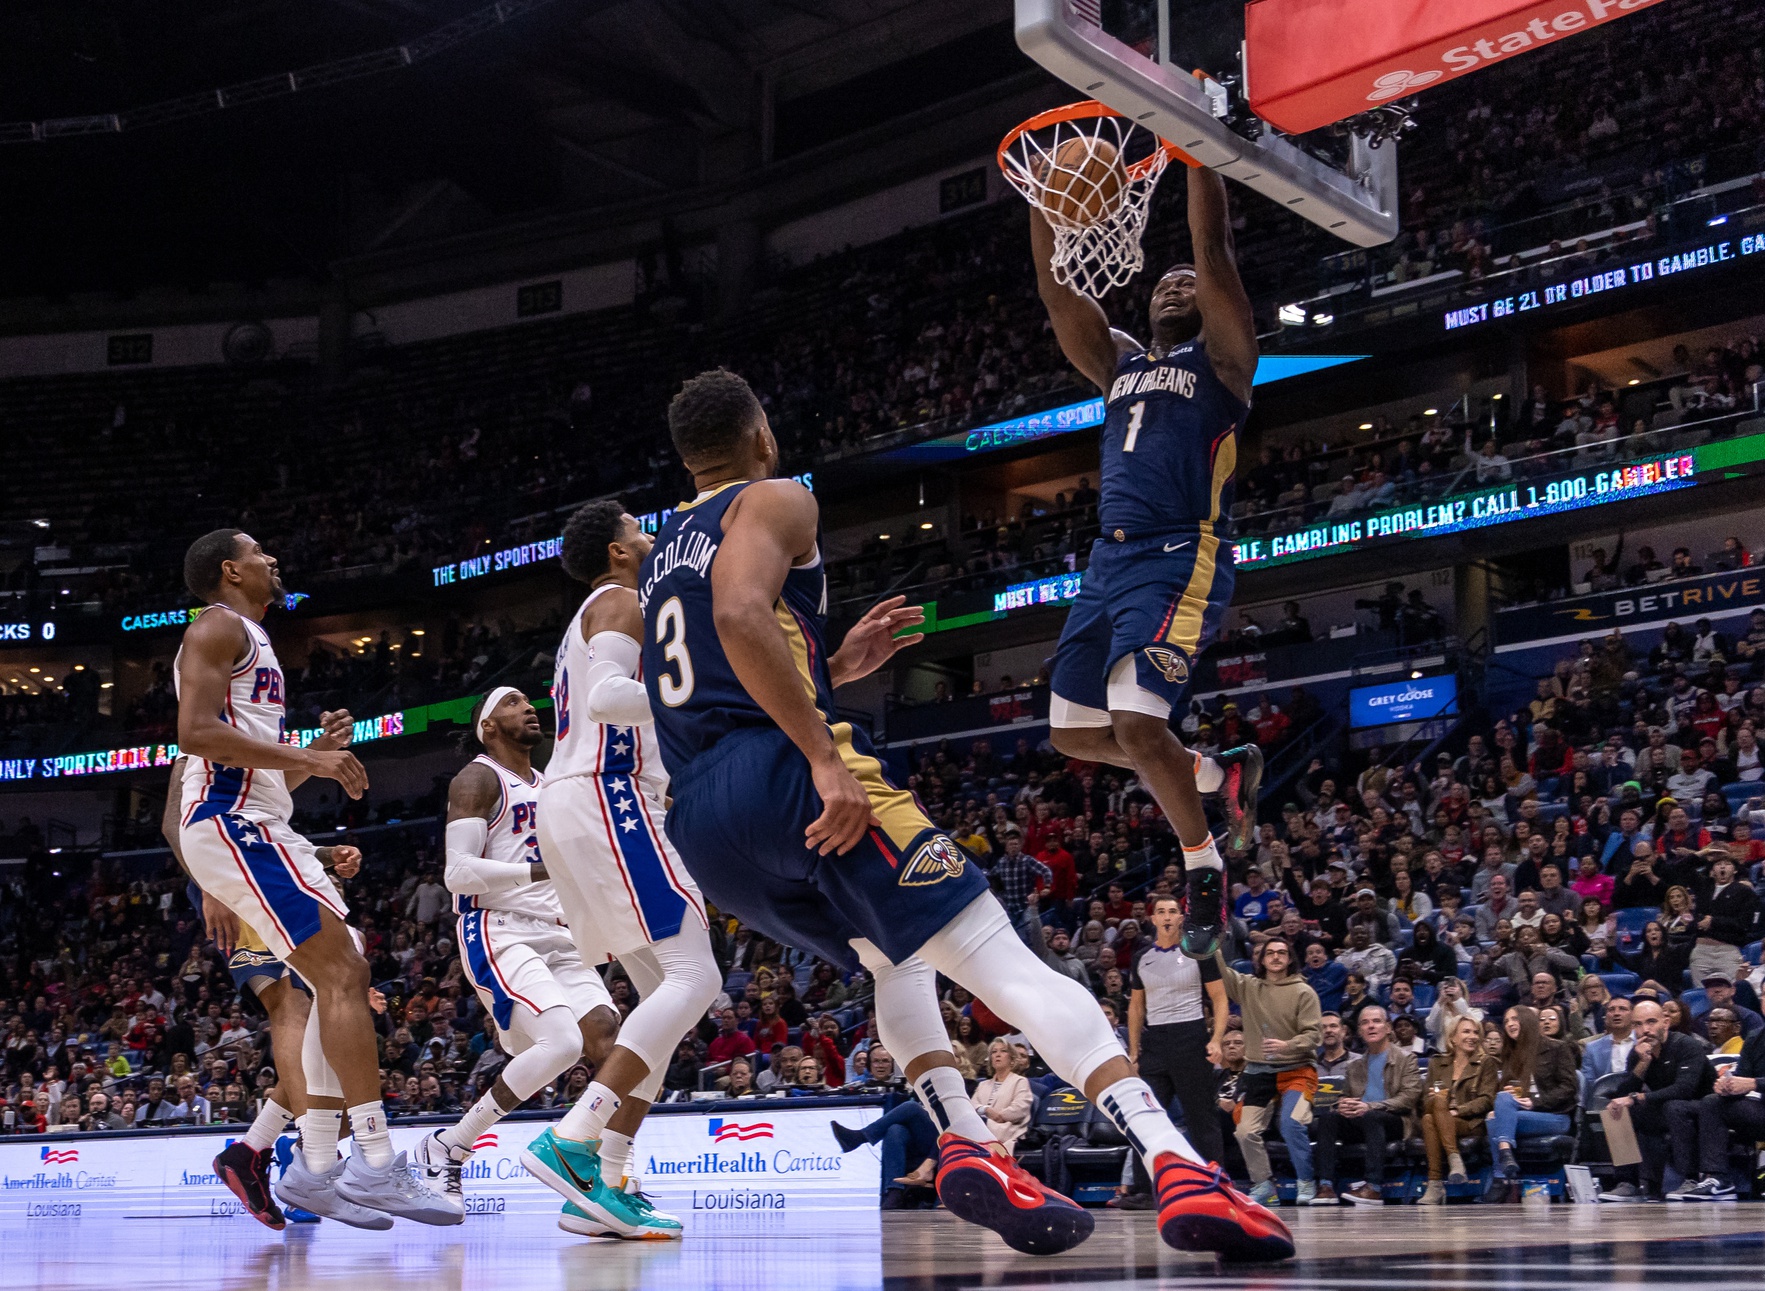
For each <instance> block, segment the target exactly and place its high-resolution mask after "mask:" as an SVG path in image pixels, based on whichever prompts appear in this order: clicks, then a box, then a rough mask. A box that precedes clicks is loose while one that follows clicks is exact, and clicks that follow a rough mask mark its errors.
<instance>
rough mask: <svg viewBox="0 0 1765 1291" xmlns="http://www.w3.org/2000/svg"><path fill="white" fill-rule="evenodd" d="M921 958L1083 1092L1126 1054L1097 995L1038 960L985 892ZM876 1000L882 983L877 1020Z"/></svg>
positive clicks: (925, 948) (930, 943)
mask: <svg viewBox="0 0 1765 1291" xmlns="http://www.w3.org/2000/svg"><path fill="white" fill-rule="evenodd" d="M919 957H920V958H922V959H924V960H925V961H926V962H927V963H928V964H929V965H931V966H932V967H933V968H935V969H936V970H937V971H938V972H940V973H942V974H944V976H946V977H948V978H950V980H952V981H954V982H957V983H959V984H961V985H962V986H963V987H964V988H965V989H966V990H967V991H968V992H969V993H970V994H971V995H974V996H977V997H978V998H980V999H982V1000H984V1001H985V1002H986V1005H987V1007H988V1008H990V1009H991V1010H993V1012H995V1013H997V1014H998V1015H999V1016H1000V1017H1002V1018H1004V1019H1005V1020H1006V1021H1007V1022H1009V1023H1010V1024H1011V1025H1012V1026H1014V1027H1016V1028H1017V1029H1018V1030H1019V1031H1021V1032H1022V1033H1023V1034H1024V1035H1025V1036H1026V1037H1027V1038H1028V1039H1029V1042H1030V1044H1031V1046H1032V1047H1033V1048H1034V1049H1035V1051H1036V1052H1037V1053H1038V1054H1040V1055H1041V1057H1042V1060H1043V1061H1044V1062H1046V1063H1047V1064H1048V1065H1049V1067H1051V1068H1052V1069H1053V1070H1054V1072H1055V1073H1056V1074H1057V1075H1059V1076H1060V1077H1061V1079H1063V1080H1065V1081H1067V1082H1069V1083H1070V1084H1072V1085H1073V1086H1074V1087H1075V1088H1078V1089H1081V1090H1082V1089H1084V1087H1085V1082H1086V1081H1087V1080H1089V1079H1090V1077H1091V1075H1092V1073H1093V1072H1095V1071H1096V1070H1097V1069H1098V1068H1099V1067H1101V1066H1102V1065H1103V1064H1104V1063H1106V1062H1108V1061H1109V1060H1110V1059H1112V1058H1125V1057H1126V1056H1127V1055H1126V1052H1125V1051H1124V1050H1123V1049H1122V1046H1121V1042H1120V1041H1119V1040H1117V1039H1116V1038H1115V1032H1114V1031H1112V1030H1111V1029H1110V1026H1109V1022H1108V1021H1107V1020H1106V1019H1105V1018H1104V1016H1103V1011H1102V1009H1100V1008H1099V1007H1098V1004H1097V1000H1096V997H1095V996H1093V995H1092V994H1091V992H1090V991H1088V990H1086V989H1085V988H1084V987H1083V986H1080V985H1079V984H1078V983H1077V982H1075V981H1074V980H1073V979H1072V978H1070V977H1068V976H1066V975H1065V974H1064V973H1057V972H1055V971H1054V970H1053V969H1052V968H1050V967H1048V965H1047V964H1045V963H1043V962H1042V960H1040V959H1038V958H1037V957H1036V955H1035V953H1034V952H1033V951H1031V950H1030V948H1029V947H1028V946H1026V945H1024V944H1023V941H1022V940H1021V939H1020V938H1019V937H1018V935H1017V933H1016V932H1015V931H1013V929H1012V927H1011V921H1010V920H1009V919H1007V918H1006V916H1005V909H1004V907H1003V906H1001V905H1000V904H999V902H998V901H997V900H995V899H994V898H993V897H992V896H991V895H990V894H989V895H986V896H982V897H979V898H977V899H976V900H975V901H973V902H972V903H971V904H970V905H969V906H968V908H967V909H965V910H964V911H963V912H962V913H961V914H959V915H957V916H956V918H954V919H952V920H951V921H950V923H949V924H948V925H947V926H946V927H945V928H944V929H943V930H942V931H940V932H938V933H936V934H935V935H933V937H932V938H931V940H929V941H927V942H926V943H925V945H924V946H922V947H920V951H919ZM880 1000H881V982H880V979H879V981H878V1001H879V1005H878V1015H879V1017H880V1014H881V1006H880ZM940 1030H941V1021H940ZM885 1043H886V1042H885Z"/></svg>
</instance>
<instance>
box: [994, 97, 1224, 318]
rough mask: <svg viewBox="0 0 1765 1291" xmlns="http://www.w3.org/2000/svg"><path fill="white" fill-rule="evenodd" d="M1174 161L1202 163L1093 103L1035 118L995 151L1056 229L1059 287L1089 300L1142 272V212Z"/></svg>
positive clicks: (1007, 172)
mask: <svg viewBox="0 0 1765 1291" xmlns="http://www.w3.org/2000/svg"><path fill="white" fill-rule="evenodd" d="M1172 158H1176V159H1178V160H1181V161H1183V162H1185V163H1186V164H1188V165H1190V166H1194V165H1198V164H1199V163H1198V162H1196V161H1194V160H1193V159H1192V158H1190V157H1189V156H1188V155H1187V154H1185V153H1184V152H1183V151H1182V150H1180V149H1179V148H1177V147H1175V146H1174V145H1172V144H1168V143H1166V142H1165V141H1164V140H1162V139H1160V138H1158V136H1156V135H1154V134H1153V133H1152V132H1151V131H1150V130H1148V129H1146V128H1145V127H1144V126H1141V125H1137V124H1136V123H1134V122H1133V121H1130V120H1128V119H1127V118H1126V117H1124V116H1121V115H1120V114H1118V113H1117V112H1115V111H1114V110H1112V109H1110V108H1108V107H1105V106H1104V105H1103V104H1101V103H1099V102H1097V101H1096V100H1095V99H1088V100H1086V101H1085V102H1083V103H1069V104H1067V105H1066V106H1065V107H1060V108H1052V109H1050V110H1049V111H1047V112H1043V113H1041V114H1040V115H1038V116H1033V117H1031V118H1030V119H1029V120H1028V121H1025V122H1024V123H1023V124H1022V125H1020V126H1018V127H1017V128H1016V129H1014V130H1012V132H1011V133H1010V134H1008V135H1006V136H1005V138H1004V140H1003V141H1002V142H1001V143H1000V145H999V169H1000V170H1001V171H1003V172H1004V174H1005V178H1006V179H1007V180H1009V181H1010V182H1011V186H1012V187H1013V188H1015V189H1017V191H1018V192H1020V193H1022V194H1023V195H1024V197H1025V198H1026V199H1028V201H1029V202H1030V204H1031V205H1032V206H1034V207H1035V208H1036V209H1037V210H1039V211H1041V212H1042V214H1043V216H1044V217H1046V219H1047V220H1048V224H1049V227H1050V228H1052V229H1053V230H1054V261H1053V265H1052V268H1053V270H1054V277H1055V279H1056V281H1058V282H1061V283H1063V284H1065V285H1066V286H1068V287H1071V288H1072V289H1073V290H1074V291H1080V292H1083V293H1084V294H1085V295H1087V296H1090V297H1092V298H1093V299H1096V298H1098V297H1101V296H1102V295H1103V294H1104V293H1105V292H1107V291H1108V290H1109V289H1110V288H1111V287H1120V286H1123V285H1125V284H1126V283H1127V281H1128V279H1130V278H1132V277H1133V276H1134V275H1135V274H1137V273H1139V272H1140V270H1141V269H1142V268H1144V267H1145V264H1146V257H1145V254H1144V252H1142V250H1141V249H1140V239H1141V237H1142V236H1143V235H1144V234H1145V232H1146V214H1147V209H1148V207H1149V206H1150V205H1151V202H1152V190H1153V189H1155V188H1157V187H1158V178H1159V176H1160V175H1162V174H1163V173H1164V168H1165V166H1166V165H1168V164H1169V163H1170V161H1171V159H1172Z"/></svg>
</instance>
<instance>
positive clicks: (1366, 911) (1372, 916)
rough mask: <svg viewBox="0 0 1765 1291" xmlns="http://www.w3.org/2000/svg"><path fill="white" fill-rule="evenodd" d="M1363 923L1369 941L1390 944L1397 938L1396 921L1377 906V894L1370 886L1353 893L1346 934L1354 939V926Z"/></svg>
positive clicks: (1383, 944)
mask: <svg viewBox="0 0 1765 1291" xmlns="http://www.w3.org/2000/svg"><path fill="white" fill-rule="evenodd" d="M1361 925H1365V927H1366V928H1367V935H1368V938H1369V939H1370V940H1371V941H1374V942H1376V943H1378V944H1379V945H1381V946H1390V945H1391V944H1392V943H1393V942H1395V941H1396V940H1397V922H1396V920H1394V919H1393V918H1392V917H1391V916H1390V915H1389V914H1387V913H1386V912H1385V911H1383V910H1381V909H1380V908H1379V894H1378V893H1377V892H1375V891H1373V889H1372V888H1361V889H1360V890H1359V891H1357V892H1356V893H1355V894H1354V898H1353V901H1352V903H1351V908H1350V913H1349V916H1348V936H1349V942H1350V944H1353V941H1354V930H1355V928H1356V927H1359V926H1361Z"/></svg>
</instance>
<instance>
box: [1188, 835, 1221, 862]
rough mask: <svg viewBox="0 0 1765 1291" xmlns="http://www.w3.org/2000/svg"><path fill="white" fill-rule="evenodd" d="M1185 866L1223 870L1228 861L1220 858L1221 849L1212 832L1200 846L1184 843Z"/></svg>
mask: <svg viewBox="0 0 1765 1291" xmlns="http://www.w3.org/2000/svg"><path fill="white" fill-rule="evenodd" d="M1183 868H1184V869H1185V870H1223V869H1225V868H1226V863H1225V862H1224V861H1223V860H1221V859H1220V849H1219V847H1218V846H1217V845H1216V844H1215V843H1214V841H1213V836H1212V835H1211V834H1210V835H1209V836H1208V839H1207V841H1206V842H1205V843H1203V844H1202V845H1201V846H1200V847H1190V846H1189V845H1188V844H1187V843H1185V844H1183Z"/></svg>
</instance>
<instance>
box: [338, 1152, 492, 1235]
mask: <svg viewBox="0 0 1765 1291" xmlns="http://www.w3.org/2000/svg"><path fill="white" fill-rule="evenodd" d="M337 1191H338V1192H339V1193H341V1194H342V1195H343V1199H344V1200H345V1201H353V1202H355V1204H356V1205H358V1206H366V1207H367V1208H368V1209H369V1210H378V1211H380V1212H382V1213H383V1214H387V1215H396V1216H397V1217H398V1218H400V1219H414V1220H416V1221H417V1223H419V1224H435V1225H448V1224H459V1223H463V1222H465V1218H466V1215H465V1211H464V1210H463V1209H461V1210H456V1209H454V1206H453V1203H452V1202H450V1201H449V1200H448V1198H447V1197H446V1196H445V1195H443V1194H442V1193H439V1192H437V1191H436V1190H435V1189H433V1188H431V1187H430V1186H429V1185H428V1184H426V1183H422V1182H420V1181H419V1180H418V1179H417V1177H416V1176H415V1175H413V1174H412V1173H411V1162H410V1157H409V1156H408V1155H407V1154H405V1153H403V1152H400V1153H399V1154H398V1155H397V1156H395V1157H393V1158H392V1162H391V1164H390V1165H383V1166H381V1167H380V1168H379V1169H375V1168H374V1167H373V1166H371V1165H369V1164H368V1162H367V1158H365V1157H364V1156H362V1154H361V1153H360V1152H354V1153H351V1154H350V1158H349V1160H348V1161H347V1162H346V1163H345V1164H344V1167H343V1172H342V1173H341V1174H339V1175H338V1176H337Z"/></svg>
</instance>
